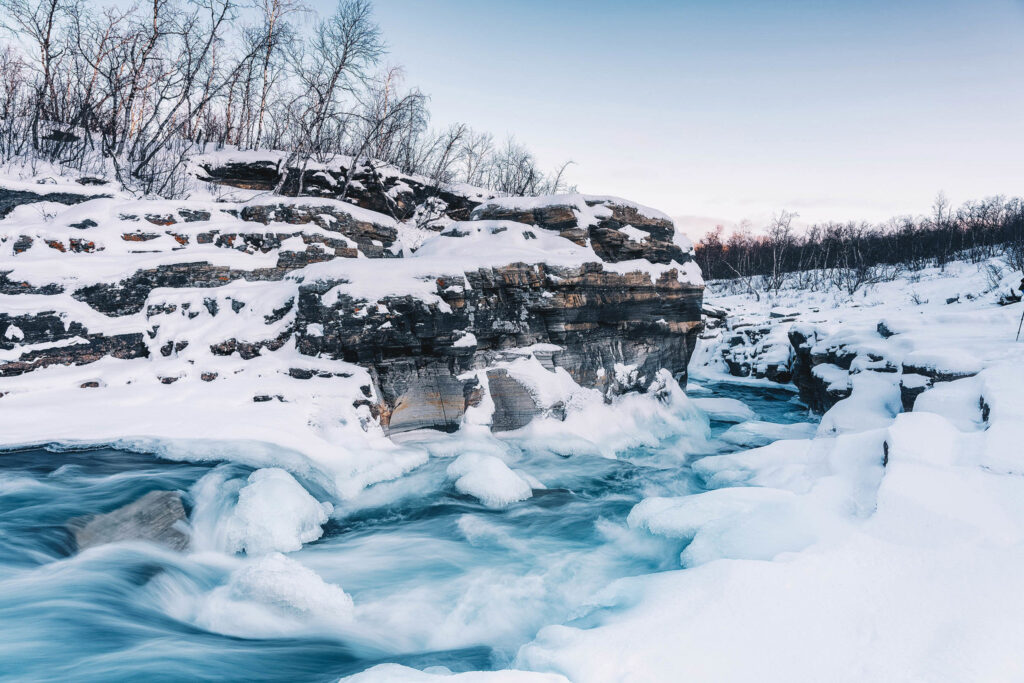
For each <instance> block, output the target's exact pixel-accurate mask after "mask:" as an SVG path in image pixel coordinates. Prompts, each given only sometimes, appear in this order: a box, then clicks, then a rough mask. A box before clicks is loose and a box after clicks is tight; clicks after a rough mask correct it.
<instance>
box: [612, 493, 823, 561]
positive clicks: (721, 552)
mask: <svg viewBox="0 0 1024 683" xmlns="http://www.w3.org/2000/svg"><path fill="white" fill-rule="evenodd" d="M809 512H810V511H809V510H807V509H806V507H805V506H803V505H802V503H801V501H800V498H799V497H798V496H797V495H795V494H793V493H791V492H789V491H783V490H780V489H771V488H756V487H740V488H725V489H716V490H714V491H708V492H707V493H700V494H697V495H692V496H684V497H681V498H647V499H645V500H644V501H643V502H641V503H640V504H639V505H637V506H636V507H634V508H633V510H632V511H631V512H630V513H629V518H628V524H629V526H630V527H632V528H638V529H644V530H646V531H649V532H651V533H653V534H657V535H660V536H667V537H669V538H678V539H681V540H684V541H687V542H688V545H687V546H686V549H685V550H684V551H683V553H682V555H681V556H680V560H681V561H682V563H683V566H686V567H694V566H697V565H700V564H704V563H706V562H711V561H712V560H717V559H722V558H733V559H751V560H770V559H772V558H774V557H775V556H777V555H779V554H780V553H783V552H794V551H797V550H802V549H804V548H806V547H807V546H808V545H810V544H811V543H814V542H815V541H816V540H817V538H818V536H819V532H818V530H817V529H816V528H815V517H814V515H813V514H809Z"/></svg>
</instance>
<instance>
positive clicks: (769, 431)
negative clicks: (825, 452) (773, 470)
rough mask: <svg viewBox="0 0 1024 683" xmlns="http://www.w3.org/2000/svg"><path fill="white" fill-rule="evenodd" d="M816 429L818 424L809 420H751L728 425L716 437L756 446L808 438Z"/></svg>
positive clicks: (744, 445) (747, 446)
mask: <svg viewBox="0 0 1024 683" xmlns="http://www.w3.org/2000/svg"><path fill="white" fill-rule="evenodd" d="M817 430H818V425H816V424H812V423H810V422H795V423H793V424H776V423H774V422H761V421H760V420H752V421H750V422H741V423H740V424H738V425H734V426H732V427H729V429H727V430H725V432H723V433H722V435H721V436H719V437H718V438H720V439H721V440H722V441H725V442H726V443H730V444H733V445H736V446H743V447H744V448H755V447H757V446H766V445H768V444H770V443H772V442H773V441H779V440H780V439H806V438H810V437H812V436H814V433H815V432H816V431H817Z"/></svg>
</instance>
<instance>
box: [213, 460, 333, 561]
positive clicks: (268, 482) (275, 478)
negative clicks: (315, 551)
mask: <svg viewBox="0 0 1024 683" xmlns="http://www.w3.org/2000/svg"><path fill="white" fill-rule="evenodd" d="M332 509H333V507H332V505H331V504H330V503H320V502H319V501H317V499H316V498H314V497H313V496H311V495H310V494H309V493H308V492H307V491H306V489H304V488H303V487H302V484H300V483H299V482H297V481H296V480H295V478H294V477H293V476H292V475H290V474H289V473H288V472H286V471H285V470H283V469H280V468H276V467H272V468H266V469H261V470H256V471H255V472H253V473H252V474H251V475H250V476H249V480H248V484H246V485H245V486H244V487H242V489H241V490H240V491H239V492H238V503H237V505H235V508H234V511H233V512H232V514H231V516H230V517H229V518H228V520H227V529H228V531H227V537H228V539H229V543H230V546H231V548H232V549H233V550H236V551H245V552H246V553H247V554H249V555H261V554H265V553H272V552H291V551H294V550H298V549H299V548H301V547H302V544H303V543H310V542H312V541H315V540H316V539H318V538H320V536H322V535H323V528H322V525H323V524H324V523H326V522H327V519H328V517H329V516H330V513H331V511H332Z"/></svg>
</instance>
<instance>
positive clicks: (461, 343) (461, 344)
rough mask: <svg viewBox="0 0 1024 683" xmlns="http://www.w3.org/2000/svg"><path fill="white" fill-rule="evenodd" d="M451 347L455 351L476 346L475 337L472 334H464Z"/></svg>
mask: <svg viewBox="0 0 1024 683" xmlns="http://www.w3.org/2000/svg"><path fill="white" fill-rule="evenodd" d="M452 346H453V347H455V348H457V349H464V348H469V347H472V346H476V335H475V334H473V333H472V332H464V333H463V335H462V336H461V337H459V338H458V339H456V340H455V341H454V342H453V343H452Z"/></svg>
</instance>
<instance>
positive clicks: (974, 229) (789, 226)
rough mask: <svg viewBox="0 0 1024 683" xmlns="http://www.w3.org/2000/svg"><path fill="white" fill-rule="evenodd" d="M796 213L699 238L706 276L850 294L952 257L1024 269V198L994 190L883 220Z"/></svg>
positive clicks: (757, 286)
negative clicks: (800, 221) (823, 218)
mask: <svg viewBox="0 0 1024 683" xmlns="http://www.w3.org/2000/svg"><path fill="white" fill-rule="evenodd" d="M794 218H796V216H795V215H794V214H792V213H788V212H782V213H780V214H778V215H777V216H776V217H775V218H774V219H773V220H772V222H771V224H770V225H768V226H767V228H766V229H765V230H763V231H762V232H760V233H757V234H755V233H753V232H752V231H751V230H749V229H741V230H737V231H735V232H732V233H731V234H729V235H728V236H725V235H724V230H723V228H721V227H719V228H718V229H716V230H715V231H713V232H711V233H710V234H708V235H706V236H705V237H704V238H703V239H701V240H700V242H698V243H697V244H696V245H695V246H696V253H697V262H698V264H699V265H700V267H701V269H702V270H703V272H704V277H705V278H706V279H709V280H725V279H733V280H736V281H737V282H738V283H740V285H741V287H740V289H741V290H742V289H746V290H747V291H748V293H750V294H752V295H755V296H760V292H763V291H777V290H779V289H781V288H783V287H787V286H792V287H801V288H810V289H818V288H824V287H837V288H839V289H842V290H845V291H846V292H848V293H850V294H852V293H854V292H855V291H857V290H858V289H860V288H861V287H863V286H865V285H869V284H872V283H875V282H881V281H886V280H893V279H895V278H896V277H897V276H899V275H900V274H901V273H902V272H905V271H907V270H920V269H922V268H924V267H927V266H936V265H937V266H939V267H942V266H944V265H945V264H947V263H948V262H949V261H951V260H953V259H968V260H972V261H975V262H982V261H986V260H988V259H992V258H995V257H1001V258H1002V259H1003V260H1004V262H1005V265H1006V266H1008V267H1009V268H1011V269H1013V270H1024V201H1022V200H1021V199H1020V198H1012V199H1006V198H1004V197H991V198H988V199H983V200H981V201H972V202H967V203H966V204H964V205H963V206H961V207H960V208H958V209H953V208H952V207H951V206H950V204H949V202H948V201H947V200H946V199H945V197H944V196H943V195H941V194H940V195H939V196H938V198H937V199H936V200H935V203H934V205H933V207H932V213H931V215H930V216H926V217H916V218H915V217H910V216H906V217H900V218H893V219H891V220H889V221H888V222H886V223H882V224H871V223H864V222H859V223H858V222H849V223H821V224H816V225H812V226H811V227H810V228H809V229H807V230H805V231H804V230H800V231H798V230H797V229H795V228H794V226H793V220H794Z"/></svg>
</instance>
